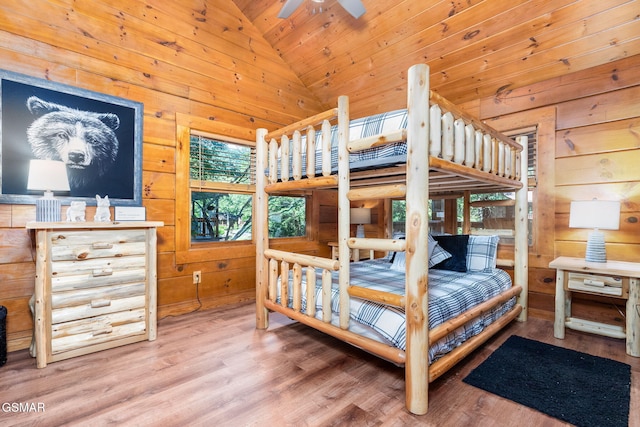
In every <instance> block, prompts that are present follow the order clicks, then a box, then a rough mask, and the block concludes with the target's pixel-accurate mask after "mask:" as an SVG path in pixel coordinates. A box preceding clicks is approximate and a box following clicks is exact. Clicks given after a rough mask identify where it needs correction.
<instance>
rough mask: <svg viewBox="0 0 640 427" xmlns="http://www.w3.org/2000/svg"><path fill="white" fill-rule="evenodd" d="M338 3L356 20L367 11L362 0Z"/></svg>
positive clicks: (339, 0)
mask: <svg viewBox="0 0 640 427" xmlns="http://www.w3.org/2000/svg"><path fill="white" fill-rule="evenodd" d="M338 3H340V6H342V7H344V8H345V9H346V11H347V12H349V13H350V14H351V15H352V16H353V17H354V18H356V19H358V18H360V17H361V16H362V15H363V14H364V13H365V12H366V11H367V10H366V9H365V8H364V5H363V4H362V2H361V1H360V0H338Z"/></svg>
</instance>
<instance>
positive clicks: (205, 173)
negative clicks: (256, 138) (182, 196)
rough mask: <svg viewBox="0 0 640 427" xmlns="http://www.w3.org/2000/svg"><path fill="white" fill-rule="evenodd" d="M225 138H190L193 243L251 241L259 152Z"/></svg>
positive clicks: (206, 136)
mask: <svg viewBox="0 0 640 427" xmlns="http://www.w3.org/2000/svg"><path fill="white" fill-rule="evenodd" d="M225 139H226V138H218V137H216V136H214V135H202V134H192V135H191V138H190V150H189V178H190V190H191V241H192V242H202V241H216V242H219V241H239V240H251V216H252V215H251V214H252V211H253V192H254V190H253V188H252V185H253V184H254V181H255V174H254V173H255V150H254V149H253V148H252V147H251V146H249V145H243V144H242V143H241V142H230V141H228V140H225Z"/></svg>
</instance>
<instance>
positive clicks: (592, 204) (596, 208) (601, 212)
mask: <svg viewBox="0 0 640 427" xmlns="http://www.w3.org/2000/svg"><path fill="white" fill-rule="evenodd" d="M569 227H571V228H598V229H601V230H618V229H619V228H620V202H619V201H608V200H596V199H594V200H579V201H573V202H571V208H570V211H569Z"/></svg>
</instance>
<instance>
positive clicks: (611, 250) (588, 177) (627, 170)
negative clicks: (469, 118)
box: [465, 55, 640, 326]
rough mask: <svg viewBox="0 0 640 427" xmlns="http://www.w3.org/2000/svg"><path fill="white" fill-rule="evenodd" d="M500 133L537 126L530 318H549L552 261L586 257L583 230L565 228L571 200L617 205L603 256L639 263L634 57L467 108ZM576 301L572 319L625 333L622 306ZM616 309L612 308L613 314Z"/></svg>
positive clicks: (638, 86)
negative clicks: (609, 325)
mask: <svg viewBox="0 0 640 427" xmlns="http://www.w3.org/2000/svg"><path fill="white" fill-rule="evenodd" d="M465 107H466V109H467V110H468V111H469V112H470V113H472V114H474V115H476V116H477V117H480V118H481V119H485V120H488V121H489V122H490V124H493V125H495V126H496V127H497V128H499V129H503V130H506V129H509V128H517V127H518V125H527V124H531V122H532V121H533V122H535V121H537V120H539V121H540V123H541V128H540V129H541V130H542V133H541V134H539V138H540V139H541V140H544V142H542V141H541V142H540V144H539V146H538V157H539V159H540V160H539V162H538V182H537V188H538V190H537V195H536V197H537V201H536V207H535V214H534V229H535V236H534V241H535V242H534V246H533V247H532V248H531V252H530V254H529V305H530V314H532V315H535V316H539V317H545V318H549V319H552V318H553V312H554V295H555V270H551V269H549V268H548V265H549V262H550V261H552V260H553V259H554V258H555V257H558V256H572V257H584V254H585V249H586V240H587V235H588V230H583V229H570V228H569V204H570V202H571V200H589V199H592V198H594V197H596V198H598V199H601V200H620V201H621V202H622V205H621V218H620V230H617V231H610V230H608V231H605V239H606V247H607V257H608V259H612V260H619V261H632V262H640V224H639V223H638V219H639V218H640V56H638V55H636V56H632V57H629V58H623V59H620V60H618V61H616V62H614V63H612V64H609V65H604V66H600V67H596V68H592V69H589V70H585V71H581V72H577V73H574V74H570V75H567V76H564V77H562V78H557V79H552V80H548V81H545V82H542V83H539V84H536V85H531V86H527V87H524V88H520V89H516V90H512V91H509V90H508V88H507V89H506V90H505V91H504V93H501V94H500V95H499V96H496V97H491V98H486V99H481V100H478V101H476V102H473V103H468V104H467V105H465ZM615 301H616V300H614V299H602V298H589V297H576V298H574V304H573V313H574V314H576V315H578V316H579V317H584V318H586V319H592V320H604V321H607V322H610V323H613V324H618V325H621V326H624V318H623V317H622V315H621V314H620V313H621V312H622V313H624V311H625V310H624V302H621V301H618V302H617V304H615V305H614V304H612V302H615ZM616 305H617V307H616Z"/></svg>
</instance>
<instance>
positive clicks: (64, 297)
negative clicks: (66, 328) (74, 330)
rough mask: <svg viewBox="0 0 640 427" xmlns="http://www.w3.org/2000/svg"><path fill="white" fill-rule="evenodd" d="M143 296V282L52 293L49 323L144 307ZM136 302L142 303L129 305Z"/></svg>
mask: <svg viewBox="0 0 640 427" xmlns="http://www.w3.org/2000/svg"><path fill="white" fill-rule="evenodd" d="M144 297H145V284H144V282H140V283H133V284H126V285H125V284H123V285H120V286H107V287H99V288H89V289H82V290H79V291H69V292H56V293H52V294H51V310H52V315H51V323H59V322H66V321H69V320H74V319H78V318H80V317H90V316H96V315H99V314H105V313H111V312H114V311H121V310H128V309H131V308H137V307H144ZM140 300H141V301H140ZM136 301H137V302H136ZM136 303H137V304H140V303H141V304H142V305H138V306H135V305H134V306H132V305H131V304H136ZM123 304H124V306H123ZM65 313H78V314H82V313H84V314H83V315H82V316H80V317H70V316H71V314H65Z"/></svg>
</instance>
